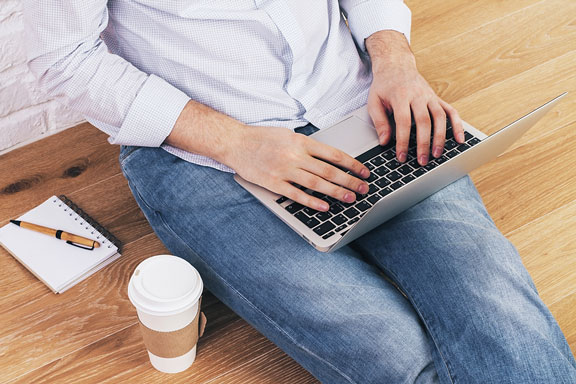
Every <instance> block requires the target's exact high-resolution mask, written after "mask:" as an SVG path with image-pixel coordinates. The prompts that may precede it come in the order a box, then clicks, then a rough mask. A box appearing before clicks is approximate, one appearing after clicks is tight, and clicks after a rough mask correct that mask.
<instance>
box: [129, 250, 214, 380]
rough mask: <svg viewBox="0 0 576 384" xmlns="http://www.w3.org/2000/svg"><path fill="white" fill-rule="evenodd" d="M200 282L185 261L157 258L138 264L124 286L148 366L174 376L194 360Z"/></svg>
mask: <svg viewBox="0 0 576 384" xmlns="http://www.w3.org/2000/svg"><path fill="white" fill-rule="evenodd" d="M202 289H203V284H202V278H201V277H200V274H199V273H198V271H197V270H196V269H195V268H194V267H193V266H192V265H190V263H188V262H187V261H186V260H184V259H181V258H179V257H176V256H171V255H159V256H153V257H150V258H148V259H146V260H144V261H142V262H141V263H140V264H139V265H138V266H137V267H136V269H135V270H134V273H133V274H132V277H131V278H130V282H129V283H128V297H129V299H130V301H131V302H132V304H133V305H134V306H135V307H136V312H137V313H138V320H139V322H140V330H141V332H142V336H143V338H144V344H145V345H146V349H147V350H148V356H149V357H150V362H151V363H152V366H154V368H156V369H157V370H159V371H161V372H166V373H177V372H182V371H184V370H186V369H187V368H189V367H190V366H191V365H192V363H193V362H194V360H195V358H196V344H197V341H198V338H199V337H200V336H202V333H203V331H204V326H205V324H206V318H205V317H204V314H203V313H201V312H200V302H201V295H202Z"/></svg>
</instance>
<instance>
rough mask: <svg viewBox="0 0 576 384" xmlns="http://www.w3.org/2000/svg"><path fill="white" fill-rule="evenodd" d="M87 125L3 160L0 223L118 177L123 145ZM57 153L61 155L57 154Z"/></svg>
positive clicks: (0, 180) (41, 142)
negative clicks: (57, 197)
mask: <svg viewBox="0 0 576 384" xmlns="http://www.w3.org/2000/svg"><path fill="white" fill-rule="evenodd" d="M106 138H107V135H106V134H104V133H103V132H101V131H99V130H97V129H95V128H94V127H92V126H91V125H90V124H88V123H85V124H82V125H79V126H77V127H74V128H71V129H68V130H66V131H64V132H60V133H58V134H55V135H52V136H50V137H47V138H46V139H44V140H40V141H37V142H35V143H32V144H30V145H27V146H24V147H22V148H18V149H16V150H14V151H11V152H8V153H6V154H4V155H2V156H1V157H0V159H1V161H0V220H8V219H10V218H13V217H14V216H16V215H18V214H21V213H23V212H26V211H28V210H29V209H31V208H32V207H35V206H36V205H38V204H40V203H42V202H43V201H44V200H46V199H48V198H49V197H50V196H52V195H54V194H71V193H72V192H74V191H76V190H78V189H80V188H84V187H86V186H87V185H90V184H94V183H96V182H98V181H100V180H105V179H107V178H109V177H111V176H113V175H116V174H118V173H120V166H119V164H118V161H117V159H118V153H119V147H118V146H115V145H110V144H109V143H108V142H107V141H106ZM55 154H58V155H57V156H55Z"/></svg>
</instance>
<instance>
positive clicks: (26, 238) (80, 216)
mask: <svg viewBox="0 0 576 384" xmlns="http://www.w3.org/2000/svg"><path fill="white" fill-rule="evenodd" d="M18 220H22V221H26V222H30V223H34V224H38V225H42V226H46V227H50V228H54V229H59V230H62V231H65V232H69V233H73V234H75V235H79V236H82V237H86V238H89V239H92V240H96V241H98V242H100V244H101V245H100V247H99V248H94V249H93V250H87V249H82V248H78V247H76V246H73V245H70V244H67V243H66V241H62V240H59V239H57V238H55V237H51V236H48V235H45V234H42V233H39V232H35V231H32V230H29V229H25V228H21V227H19V226H17V225H14V224H12V223H8V224H7V225H5V226H4V227H2V228H0V245H2V246H3V247H4V248H6V249H7V250H8V252H10V253H11V254H12V256H14V258H15V259H16V260H18V261H19V262H20V263H22V264H23V265H24V266H25V267H26V268H28V270H29V271H30V272H32V273H33V274H34V275H35V276H36V277H37V278H38V279H40V280H41V281H42V282H44V284H46V285H47V286H48V287H49V288H50V289H51V290H52V291H54V292H55V293H62V292H64V291H66V290H67V289H68V288H70V287H72V286H74V285H75V284H77V283H79V282H80V281H82V280H84V279H86V278H87V277H88V276H90V275H92V274H94V273H95V272H96V271H98V270H100V269H102V268H104V267H105V266H106V265H108V264H110V263H111V262H112V261H114V260H116V259H117V258H118V257H120V246H121V245H120V242H119V241H118V240H117V239H116V238H115V237H114V236H113V235H112V234H111V233H110V232H108V231H107V230H106V229H105V228H104V227H102V226H101V225H99V224H98V223H97V222H96V221H95V220H93V219H92V218H91V217H90V216H88V215H87V214H86V213H85V212H84V211H83V210H82V209H80V208H79V207H78V206H77V205H76V204H74V203H73V202H72V201H71V200H69V199H68V198H66V196H63V195H62V196H59V197H57V196H52V197H51V198H49V199H48V200H46V201H45V202H43V203H42V204H40V205H39V206H37V207H35V208H33V209H32V210H30V211H28V212H26V213H25V214H24V215H22V216H20V217H19V218H18Z"/></svg>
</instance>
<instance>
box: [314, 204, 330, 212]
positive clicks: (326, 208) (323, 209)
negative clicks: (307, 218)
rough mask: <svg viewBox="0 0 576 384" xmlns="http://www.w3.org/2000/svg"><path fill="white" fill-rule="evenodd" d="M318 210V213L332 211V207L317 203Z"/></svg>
mask: <svg viewBox="0 0 576 384" xmlns="http://www.w3.org/2000/svg"><path fill="white" fill-rule="evenodd" d="M316 209H317V210H318V211H327V210H329V209H330V206H329V205H328V203H326V202H322V203H316Z"/></svg>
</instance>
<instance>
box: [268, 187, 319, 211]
mask: <svg viewBox="0 0 576 384" xmlns="http://www.w3.org/2000/svg"><path fill="white" fill-rule="evenodd" d="M274 192H276V193H278V194H280V195H282V196H285V197H287V198H289V199H290V200H292V201H294V202H296V203H299V204H302V205H304V206H306V207H310V208H312V209H315V210H317V211H322V212H326V211H328V210H329V209H330V205H329V204H328V203H327V202H325V201H324V200H320V199H319V198H317V197H314V196H312V195H309V194H308V193H306V192H304V191H302V190H301V189H299V188H296V187H295V186H294V185H292V184H291V183H288V182H284V183H283V184H282V185H281V186H280V187H279V188H278V189H277V190H275V191H274Z"/></svg>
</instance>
